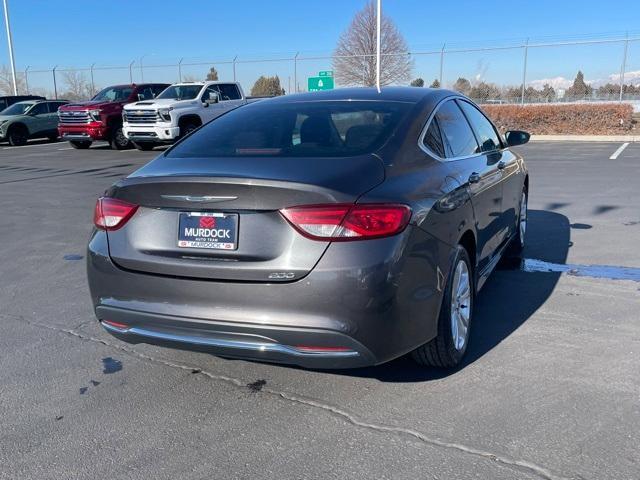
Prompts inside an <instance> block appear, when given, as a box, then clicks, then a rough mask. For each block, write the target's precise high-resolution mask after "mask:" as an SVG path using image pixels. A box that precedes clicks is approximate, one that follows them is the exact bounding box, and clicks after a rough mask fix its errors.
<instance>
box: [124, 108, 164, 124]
mask: <svg viewBox="0 0 640 480" xmlns="http://www.w3.org/2000/svg"><path fill="white" fill-rule="evenodd" d="M123 112H124V114H123V117H124V121H125V122H127V123H156V122H157V121H158V114H157V113H156V111H155V110H123Z"/></svg>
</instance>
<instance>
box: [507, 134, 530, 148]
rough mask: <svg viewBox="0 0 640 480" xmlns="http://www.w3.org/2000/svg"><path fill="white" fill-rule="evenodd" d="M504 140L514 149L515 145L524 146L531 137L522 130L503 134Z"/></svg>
mask: <svg viewBox="0 0 640 480" xmlns="http://www.w3.org/2000/svg"><path fill="white" fill-rule="evenodd" d="M504 138H505V140H506V141H507V145H509V146H510V147H515V146H517V145H524V144H525V143H527V142H528V141H529V139H530V138H531V135H530V134H529V133H527V132H523V131H522V130H509V131H508V132H507V133H505V134H504Z"/></svg>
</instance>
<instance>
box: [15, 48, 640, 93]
mask: <svg viewBox="0 0 640 480" xmlns="http://www.w3.org/2000/svg"><path fill="white" fill-rule="evenodd" d="M393 55H397V56H408V57H410V59H411V61H412V63H413V77H414V78H418V77H419V78H421V79H423V80H424V86H442V87H445V88H453V89H455V90H458V91H460V92H462V93H464V94H466V95H468V96H470V97H471V98H473V99H475V100H476V101H478V102H480V103H489V104H500V103H543V102H575V101H616V102H620V101H640V37H628V36H627V37H614V38H591V39H574V40H564V41H542V42H540V41H538V42H532V41H528V40H527V41H523V42H516V43H512V44H505V45H471V46H465V45H447V44H445V45H442V46H439V47H432V48H424V49H415V50H413V51H410V52H403V53H398V54H393ZM152 60H154V58H153V56H143V57H141V58H136V59H132V60H131V61H129V62H126V63H125V62H123V63H122V64H121V65H111V66H110V65H102V64H100V63H99V62H98V61H96V62H95V63H93V64H92V65H90V66H85V67H81V68H70V67H62V66H52V67H50V68H32V67H26V68H24V69H23V70H22V71H21V72H20V74H19V85H18V88H19V90H20V93H26V92H29V93H32V94H44V95H46V96H48V97H52V98H70V99H80V98H88V97H90V96H91V95H92V94H93V93H95V92H96V91H97V90H99V89H100V88H102V87H106V86H108V85H112V84H117V83H129V82H131V83H133V82H137V83H140V82H145V81H147V82H149V81H153V82H166V83H173V82H176V81H189V80H191V81H193V80H204V79H205V78H206V77H207V74H208V72H209V70H210V68H211V67H215V69H216V70H217V73H218V77H219V78H220V80H234V81H239V82H240V83H241V84H242V86H243V88H244V89H245V91H247V92H250V91H251V87H252V86H253V84H254V82H255V80H256V79H257V78H258V77H260V76H261V75H265V76H278V77H279V79H280V82H281V86H282V88H283V89H284V90H285V92H286V93H291V92H299V91H305V90H306V89H307V78H308V77H313V76H316V75H318V72H319V71H322V70H331V69H332V68H333V64H334V60H335V58H334V57H333V56H332V55H329V54H325V55H322V54H319V55H313V54H301V53H295V54H287V55H278V56H273V57H266V58H243V57H241V56H233V57H229V58H221V59H217V60H207V59H194V58H187V57H185V58H181V59H177V60H175V61H167V62H164V61H152ZM362 63H363V65H365V64H366V62H364V56H363V62H362ZM362 77H363V81H364V79H365V75H364V70H363V75H362ZM409 80H410V79H407V82H406V84H409ZM3 83H6V82H3ZM417 83H420V82H417ZM341 86H347V85H340V84H339V83H338V84H337V85H336V87H341Z"/></svg>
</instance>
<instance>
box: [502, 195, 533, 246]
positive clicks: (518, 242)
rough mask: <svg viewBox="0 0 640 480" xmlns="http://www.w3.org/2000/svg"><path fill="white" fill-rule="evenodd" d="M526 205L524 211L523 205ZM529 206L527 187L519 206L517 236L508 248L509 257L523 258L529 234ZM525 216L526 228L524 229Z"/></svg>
mask: <svg viewBox="0 0 640 480" xmlns="http://www.w3.org/2000/svg"><path fill="white" fill-rule="evenodd" d="M523 203H524V210H523V208H522V204H523ZM528 204H529V192H527V189H526V187H525V188H524V189H523V190H522V196H521V199H520V203H519V204H518V220H517V223H516V234H515V236H514V237H513V239H512V240H511V243H510V244H509V247H508V248H507V256H509V257H521V256H522V252H523V251H524V245H525V239H526V232H527V216H528V214H527V207H528ZM523 215H524V228H523V227H522V223H523Z"/></svg>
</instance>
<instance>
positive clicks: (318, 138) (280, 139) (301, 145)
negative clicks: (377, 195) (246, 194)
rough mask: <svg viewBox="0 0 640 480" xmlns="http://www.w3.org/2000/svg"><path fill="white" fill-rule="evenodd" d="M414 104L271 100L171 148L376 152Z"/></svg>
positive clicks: (209, 152) (186, 151)
mask: <svg viewBox="0 0 640 480" xmlns="http://www.w3.org/2000/svg"><path fill="white" fill-rule="evenodd" d="M412 105H413V104H411V103H404V102H388V101H385V102H383V101H318V102H313V101H311V102H291V103H281V102H277V103H272V102H269V101H262V102H255V103H253V104H250V105H247V106H244V107H241V108H238V109H236V110H233V111H231V112H229V113H227V114H225V115H223V116H221V117H219V118H217V119H216V120H214V121H212V122H210V123H208V124H207V125H205V126H204V127H202V128H201V129H199V130H198V131H197V132H195V133H193V134H192V135H191V136H190V137H189V138H187V139H186V140H185V141H183V142H180V143H179V144H177V145H176V146H175V147H174V148H172V149H171V150H169V152H167V156H168V157H182V158H184V157H242V156H279V157H282V156H286V157H343V156H355V155H362V154H365V153H371V152H374V151H376V150H377V149H378V148H380V147H381V146H382V145H383V144H384V143H385V142H386V141H387V140H388V139H389V137H390V136H391V135H392V133H393V132H394V130H395V129H396V127H397V126H398V124H399V123H400V121H401V120H402V118H404V116H405V115H406V114H407V112H408V111H409V109H410V108H411V106H412Z"/></svg>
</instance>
